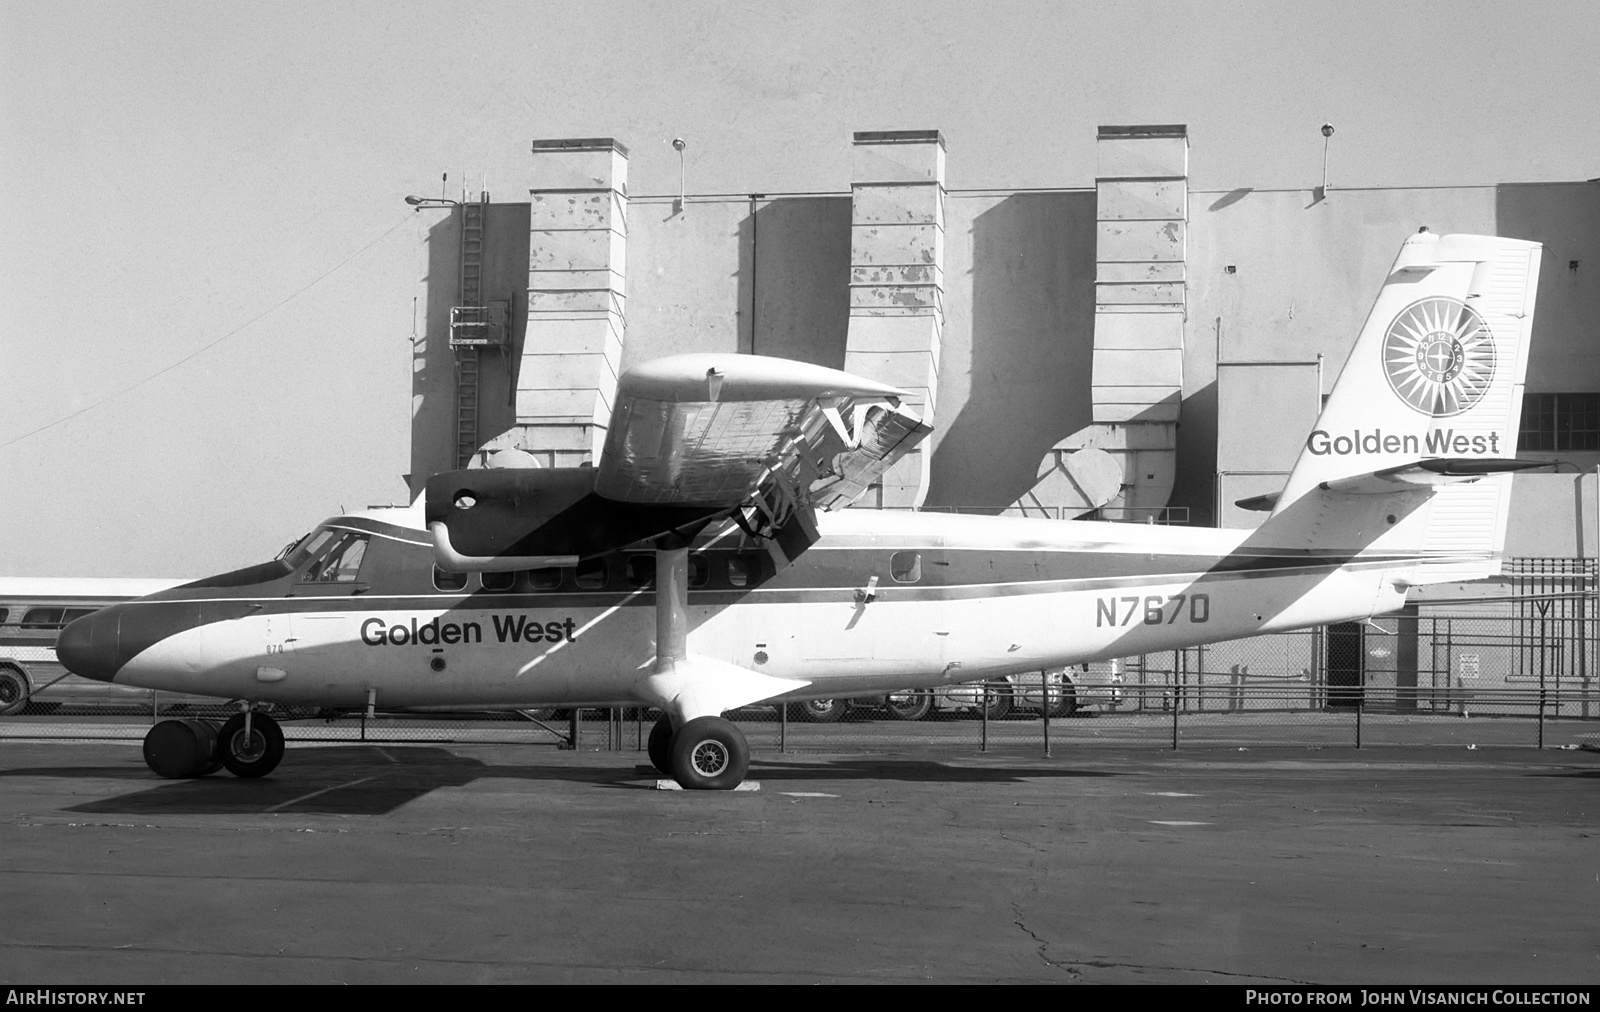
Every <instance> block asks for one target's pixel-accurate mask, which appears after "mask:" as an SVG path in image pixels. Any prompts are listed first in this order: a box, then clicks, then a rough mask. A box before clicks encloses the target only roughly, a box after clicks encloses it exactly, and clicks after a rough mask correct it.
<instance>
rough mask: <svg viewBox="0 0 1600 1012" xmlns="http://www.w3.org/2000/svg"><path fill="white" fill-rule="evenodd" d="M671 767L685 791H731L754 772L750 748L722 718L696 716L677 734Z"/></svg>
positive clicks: (737, 730)
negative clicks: (746, 775)
mask: <svg viewBox="0 0 1600 1012" xmlns="http://www.w3.org/2000/svg"><path fill="white" fill-rule="evenodd" d="M658 726H659V725H658ZM651 737H652V739H653V738H654V737H655V735H654V732H652V734H651ZM669 765H670V766H671V769H672V779H674V780H676V781H677V782H678V784H679V786H681V787H682V788H683V789H684V790H687V791H731V790H733V789H734V788H735V787H738V786H739V784H740V783H742V782H743V781H744V775H745V774H746V773H748V772H749V771H750V746H749V745H748V744H747V743H746V742H745V740H744V735H743V734H742V733H740V731H739V729H738V728H736V727H734V726H733V725H732V724H730V723H728V722H727V721H726V720H723V719H722V718H721V717H696V718H695V719H694V720H691V721H689V722H688V723H686V724H684V725H683V726H682V727H680V728H678V730H677V731H675V732H674V733H673V735H672V743H671V748H670V751H669Z"/></svg>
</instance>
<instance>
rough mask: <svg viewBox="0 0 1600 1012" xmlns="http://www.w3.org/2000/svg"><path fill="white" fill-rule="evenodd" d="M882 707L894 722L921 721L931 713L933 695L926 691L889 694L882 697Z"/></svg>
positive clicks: (908, 690) (911, 690) (918, 690)
mask: <svg viewBox="0 0 1600 1012" xmlns="http://www.w3.org/2000/svg"><path fill="white" fill-rule="evenodd" d="M883 707H884V709H886V710H888V711H889V716H891V717H893V718H894V719H896V720H923V719H925V718H926V717H927V716H928V715H929V714H930V713H932V712H933V693H931V692H929V691H928V690H927V689H907V690H905V691H904V692H891V693H889V695H888V696H886V697H884V700H883Z"/></svg>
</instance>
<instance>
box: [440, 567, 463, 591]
mask: <svg viewBox="0 0 1600 1012" xmlns="http://www.w3.org/2000/svg"><path fill="white" fill-rule="evenodd" d="M433 589H434V590H442V591H444V592H445V593H446V594H454V593H456V592H457V591H462V590H466V589H467V574H466V573H447V572H445V571H444V570H442V569H440V568H439V567H438V566H434V567H433Z"/></svg>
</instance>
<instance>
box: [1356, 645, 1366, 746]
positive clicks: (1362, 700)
mask: <svg viewBox="0 0 1600 1012" xmlns="http://www.w3.org/2000/svg"><path fill="white" fill-rule="evenodd" d="M1360 679H1361V680H1360V681H1359V682H1358V683H1356V748H1360V747H1361V711H1362V710H1365V709H1366V708H1367V672H1366V667H1365V665H1364V664H1363V666H1362V670H1361V675H1360Z"/></svg>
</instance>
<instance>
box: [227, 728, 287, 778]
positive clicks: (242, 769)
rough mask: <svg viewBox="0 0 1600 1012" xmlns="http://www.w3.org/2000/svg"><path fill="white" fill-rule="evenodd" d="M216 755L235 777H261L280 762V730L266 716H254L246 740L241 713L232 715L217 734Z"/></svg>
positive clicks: (281, 751) (281, 742)
mask: <svg viewBox="0 0 1600 1012" xmlns="http://www.w3.org/2000/svg"><path fill="white" fill-rule="evenodd" d="M217 756H218V758H220V759H221V760H222V765H224V766H226V767H227V768H228V772H229V773H232V774H233V775H234V776H236V777H264V776H266V775H267V774H268V773H271V772H272V771H273V770H275V769H277V768H278V763H280V762H282V761H283V728H281V727H279V726H278V722H277V721H275V720H273V719H272V718H271V717H269V716H267V715H266V714H264V713H256V714H253V715H251V718H250V735H249V737H248V738H246V737H245V733H244V714H242V713H236V714H234V715H233V716H231V717H229V718H228V722H227V723H226V724H223V725H222V731H221V733H219V734H218V735H217Z"/></svg>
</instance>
